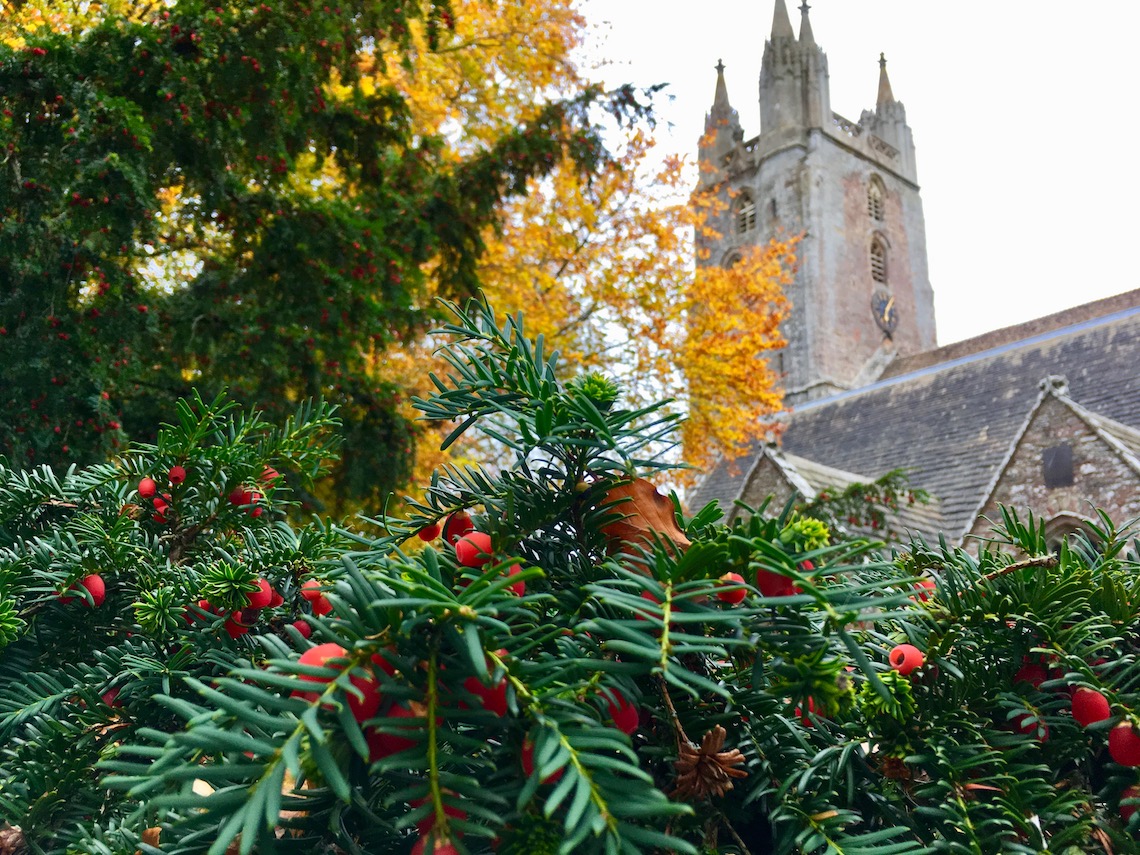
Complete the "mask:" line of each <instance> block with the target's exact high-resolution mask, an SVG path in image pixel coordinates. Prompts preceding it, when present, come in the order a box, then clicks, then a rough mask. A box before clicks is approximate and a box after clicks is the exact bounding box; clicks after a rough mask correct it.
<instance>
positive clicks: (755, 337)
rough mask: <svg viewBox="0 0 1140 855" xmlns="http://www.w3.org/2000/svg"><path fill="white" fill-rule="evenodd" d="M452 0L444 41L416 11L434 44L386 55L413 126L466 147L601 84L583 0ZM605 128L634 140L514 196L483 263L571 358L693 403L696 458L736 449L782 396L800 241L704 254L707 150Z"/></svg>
mask: <svg viewBox="0 0 1140 855" xmlns="http://www.w3.org/2000/svg"><path fill="white" fill-rule="evenodd" d="M455 9H456V29H455V31H454V33H453V34H451V36H450V40H449V41H446V42H445V43H443V44H441V46H440V47H439V49H437V50H435V51H430V50H429V49H428V46H427V43H426V31H425V30H423V29H422V28H416V27H413V32H412V39H413V42H414V44H416V46H417V47H416V50H417V57H418V58H419V59H420V60H422V61H421V62H417V63H416V64H414V65H413V66H411V67H406V66H400V65H395V64H389V65H387V66H385V67H384V68H383V69H375V71H376V75H377V79H378V80H385V81H389V82H391V83H392V85H394V86H396V87H397V88H398V89H399V90H400V91H401V92H403V93H405V96H406V98H407V101H408V103H409V105H410V110H411V112H412V116H413V121H414V123H415V124H416V127H417V128H419V129H420V130H421V131H422V132H423V133H427V134H437V135H441V136H442V137H443V139H444V140H445V141H446V145H447V146H449V147H450V148H451V151H452V156H453V157H460V156H462V155H463V153H464V152H466V151H469V150H471V149H472V148H477V147H478V146H480V145H482V144H483V143H484V142H485V139H486V137H487V135H488V134H492V135H493V134H496V133H500V132H501V131H502V130H503V129H504V128H507V127H510V126H512V125H513V124H514V123H515V122H517V121H518V120H519V117H520V115H525V113H520V104H525V103H526V101H527V99H528V98H531V97H533V96H534V95H535V93H541V92H550V91H555V92H563V93H566V92H572V91H575V90H576V89H578V88H581V87H583V86H585V85H587V78H588V75H589V71H586V70H583V69H582V68H581V67H580V65H579V64H578V63H577V62H576V60H577V59H578V58H579V56H580V53H579V51H580V49H581V47H582V44H583V40H584V34H585V31H586V29H585V25H586V22H585V21H584V20H583V19H582V17H581V16H580V14H579V13H578V12H577V11H576V9H575V6H574V4H573V3H571V2H568V0H544V2H539V3H534V2H523V0H512V2H506V3H500V4H496V5H495V6H494V7H493V8H492V7H488V6H486V5H485V4H483V3H480V2H478V0H463V2H460V3H457V4H456V6H455ZM369 70H371V69H369ZM366 73H367V71H366ZM441 96H442V97H441ZM608 138H610V139H614V140H618V141H619V142H618V143H617V144H616V145H615V157H614V158H613V159H611V160H608V161H606V162H605V163H604V164H603V165H602V167H601V169H600V170H598V171H597V172H592V173H583V172H582V171H581V170H580V169H578V168H576V166H575V164H574V163H573V162H572V161H570V160H567V159H565V158H562V157H559V158H558V162H557V163H556V164H554V167H553V170H552V172H551V173H550V174H549V175H545V176H542V177H535V178H532V179H531V180H530V181H529V182H528V185H527V188H526V192H525V193H524V194H521V195H519V196H518V197H515V198H513V199H511V200H510V201H508V202H507V204H506V205H505V206H504V208H503V212H502V217H501V218H500V220H499V221H498V222H496V223H495V224H494V225H493V226H491V227H488V228H487V229H486V231H485V233H484V235H483V236H482V237H483V240H484V241H485V252H484V254H483V255H482V257H481V259H480V262H479V264H478V268H477V275H478V278H479V280H480V283H481V285H482V287H483V289H484V290H485V292H486V293H487V295H488V297H489V298H490V299H491V301H492V302H493V303H494V304H495V305H498V306H500V307H503V308H505V309H508V310H510V311H512V312H514V311H521V312H522V313H523V314H524V316H525V317H526V322H527V329H528V333H529V334H531V335H542V336H543V337H544V340H545V341H546V343H547V346H548V347H550V348H552V349H557V350H558V351H559V353H560V354H561V356H562V359H563V364H564V366H565V370H567V371H571V372H585V371H590V370H595V369H605V370H606V371H607V372H608V373H609V374H611V375H612V376H614V377H616V378H618V379H619V380H620V382H621V383H622V385H623V388H624V390H625V393H626V394H627V395H629V396H630V398H631V400H633V401H637V402H640V403H642V404H647V403H649V402H651V401H655V400H657V399H659V398H661V397H672V398H676V399H678V400H679V402H680V405H679V406H680V408H681V409H683V410H684V411H685V412H687V414H688V416H689V420H688V423H687V425H686V428H685V437H684V444H685V449H686V457H687V459H689V460H690V461H692V462H693V463H696V464H698V465H700V464H704V463H707V462H708V461H709V460H711V459H712V458H713V457H714V456H716V455H717V454H730V455H731V454H733V453H734V452H736V451H739V450H740V449H741V448H742V447H743V446H744V445H745V444H746V443H747V442H748V441H749V440H751V439H753V438H755V437H756V436H757V435H759V434H760V433H761V432H762V431H763V430H764V424H765V422H766V420H767V418H768V417H770V416H771V415H772V414H773V413H774V412H776V411H778V410H779V409H780V406H781V393H780V390H779V377H778V376H777V374H776V373H775V372H774V371H773V370H772V369H771V368H770V366H769V364H768V362H767V359H766V356H767V355H769V354H771V353H772V352H773V351H774V350H776V349H778V348H779V347H780V346H782V344H783V339H782V337H781V335H780V332H779V324H780V322H781V321H782V320H783V318H784V317H785V316H786V315H787V312H788V309H789V306H788V303H787V301H786V299H785V298H784V296H783V294H782V290H781V289H782V287H783V286H785V285H786V284H787V283H788V280H789V276H790V273H791V270H792V268H793V266H794V241H793V240H790V239H789V240H786V241H783V242H779V243H776V244H773V245H771V246H768V247H763V248H761V249H759V250H756V251H755V252H751V253H745V254H744V256H743V257H742V260H741V262H740V263H738V264H737V265H735V266H734V267H733V268H732V269H730V270H725V269H721V268H717V267H709V266H707V265H705V264H703V263H701V264H697V260H696V258H697V255H698V248H697V247H698V243H699V242H698V241H697V240H696V236H697V233H698V232H701V233H705V232H707V231H708V230H709V229H711V228H712V227H713V222H714V221H715V219H716V217H717V216H718V213H719V208H720V206H722V204H723V203H722V202H719V201H718V200H717V198H716V197H715V195H713V194H707V193H705V194H701V195H699V196H697V197H693V195H692V187H693V185H694V183H695V179H696V175H695V172H694V170H693V168H692V167H691V166H690V164H688V163H687V162H686V161H685V160H684V159H682V158H679V157H676V156H665V157H663V156H662V155H661V153H660V151H659V150H658V149H657V148H656V147H655V146H654V142H653V138H652V130H651V127H650V126H649V125H647V124H643V125H639V126H637V127H633V128H631V127H619V126H615V125H612V124H611V126H610V127H609V128H608ZM436 345H437V342H435V341H433V340H430V339H429V340H424V341H423V342H421V346H420V347H418V348H417V349H415V350H413V351H410V352H409V351H408V350H407V349H406V348H404V349H402V352H394V351H393V350H392V349H388V350H386V351H383V352H379V353H377V355H376V360H377V363H376V364H377V372H378V373H379V374H380V376H385V377H389V378H395V379H397V382H398V384H399V385H403V386H405V387H407V388H410V389H417V390H420V391H421V392H423V391H426V390H428V389H429V388H430V387H428V386H426V385H425V379H424V374H423V371H422V368H423V366H424V364H425V363H426V362H428V361H429V360H430V359H431V352H432V350H433V349H434V348H435V346H436ZM408 414H409V416H410V415H412V413H411V410H410V405H409V407H408ZM434 438H435V439H438V437H434ZM432 439H433V437H425V440H424V442H423V444H422V446H421V459H420V463H421V467H420V469H419V470H418V471H419V472H420V475H421V477H423V476H426V475H428V474H430V472H431V469H432V468H434V467H435V465H437V464H438V463H439V462H441V460H442V459H443V458H441V457H440V456H439V455H437V454H435V453H433V452H434V449H433V448H432ZM486 451H487V450H486V449H483V450H482V452H483V453H484V454H485V453H486Z"/></svg>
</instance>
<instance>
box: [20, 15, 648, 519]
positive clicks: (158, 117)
mask: <svg viewBox="0 0 1140 855" xmlns="http://www.w3.org/2000/svg"><path fill="white" fill-rule="evenodd" d="M450 14H451V13H450V6H449V4H448V2H447V0H423V2H420V0H409V2H403V3H377V2H363V0H345V1H344V2H337V3H331V4H326V3H325V2H324V0H280V2H273V3H228V2H227V3H222V4H219V3H217V2H215V0H209V2H206V0H179V2H178V3H176V4H155V7H154V11H153V12H152V16H151V17H150V18H149V19H148V20H146V21H144V22H142V23H130V22H125V21H121V20H117V19H115V18H113V17H110V16H108V17H107V18H106V19H105V20H102V21H101V23H99V24H98V25H96V26H94V27H91V28H89V29H87V30H85V31H84V32H82V33H79V34H75V35H71V36H65V35H54V36H52V35H49V36H39V37H36V38H32V39H30V40H29V42H28V45H27V47H26V48H24V49H21V50H12V49H9V48H7V47H5V46H2V45H0V358H2V360H3V364H4V381H3V383H0V454H5V455H7V456H8V458H9V461H10V462H11V464H12V465H15V466H21V467H24V466H27V467H30V466H34V465H36V464H40V463H48V464H51V465H54V466H56V467H57V468H61V467H63V466H66V465H67V464H69V463H71V462H79V463H82V464H87V463H94V462H97V461H99V460H102V459H104V458H105V457H106V456H107V455H108V454H111V453H117V452H119V451H121V450H123V449H124V448H125V445H126V442H127V441H128V440H129V439H138V440H143V441H150V440H152V439H153V437H154V434H155V431H156V429H157V426H158V424H159V423H160V422H161V421H162V420H163V419H165V418H166V417H167V416H168V414H169V412H170V411H171V408H172V407H173V404H174V401H176V400H177V399H178V398H179V397H184V396H187V395H189V393H190V391H191V389H198V390H200V391H201V392H202V394H203V395H205V396H206V397H211V396H213V395H215V394H218V393H219V392H221V391H222V390H228V391H229V394H230V395H231V396H232V397H233V398H234V399H235V400H238V401H240V402H242V403H244V404H246V405H251V406H257V407H259V408H261V409H263V410H265V411H266V412H267V413H268V414H270V416H271V417H272V418H274V419H282V418H284V417H285V416H286V415H287V414H288V413H289V412H291V410H292V409H293V407H294V406H295V405H296V403H297V402H298V401H300V400H304V399H306V398H315V397H321V398H323V399H325V400H327V401H330V402H332V403H335V404H337V405H338V406H339V412H340V418H341V419H342V422H343V425H344V427H343V432H342V433H343V436H344V438H345V440H346V442H345V448H344V463H343V465H342V466H341V467H340V468H339V469H338V474H339V488H338V490H339V494H340V495H342V496H344V495H346V494H347V495H349V496H355V497H357V498H362V497H368V498H371V499H372V500H374V502H376V503H379V502H380V501H382V499H383V497H384V496H386V495H387V493H388V492H389V491H390V490H391V489H393V488H394V487H395V486H396V485H398V484H401V483H403V482H404V481H406V478H407V474H408V471H409V463H410V460H409V456H410V454H411V449H412V445H413V443H412V442H411V440H410V437H411V434H412V432H413V431H414V425H412V424H410V423H408V422H407V421H406V420H405V419H404V418H403V417H402V416H400V415H399V413H398V408H397V401H396V396H397V395H398V394H399V390H398V389H395V388H393V387H391V386H389V385H386V384H385V383H382V382H379V381H377V379H376V378H375V376H374V372H373V374H372V375H370V372H369V370H368V360H367V357H368V354H369V353H371V352H374V351H380V352H382V351H383V349H384V348H386V347H388V346H390V345H392V344H393V343H396V344H398V343H399V342H401V341H406V340H408V339H409V338H410V337H415V336H418V335H420V334H422V332H423V331H424V329H425V328H426V326H427V325H431V324H434V323H435V322H436V319H435V317H434V315H433V310H432V309H431V308H430V305H431V304H430V301H429V300H428V299H427V298H426V296H425V295H426V293H427V291H428V289H427V275H428V274H427V273H426V272H425V271H427V270H428V269H430V268H432V267H434V274H433V275H434V276H435V278H436V280H437V282H436V283H435V284H436V285H437V286H438V290H439V292H441V293H444V294H449V295H459V296H461V295H465V294H469V293H471V292H472V290H473V288H474V284H475V283H474V269H475V261H476V259H477V257H478V255H479V253H480V252H481V251H482V248H483V244H482V238H481V235H482V233H483V231H484V230H485V229H486V228H487V227H488V226H490V225H492V224H493V223H494V222H495V218H496V216H497V211H498V209H499V206H500V203H501V201H502V200H503V199H504V198H506V197H508V196H510V195H514V194H517V193H520V192H524V190H525V185H526V180H527V179H528V178H530V177H534V176H536V175H541V174H544V173H545V172H546V171H548V170H549V169H550V168H551V165H552V164H553V163H555V162H557V161H559V160H561V158H562V155H563V153H567V154H569V155H570V156H571V157H572V158H574V159H575V160H576V161H577V162H578V163H579V164H580V165H581V168H582V169H583V170H585V171H586V172H590V171H592V170H594V169H595V168H597V166H598V164H599V161H600V159H601V158H603V157H605V152H604V148H603V146H602V144H601V141H600V134H599V131H598V128H597V126H596V124H595V120H597V119H598V117H599V116H600V115H601V114H602V113H601V112H599V113H597V114H594V115H591V109H592V108H594V107H597V108H598V110H599V111H602V110H603V109H610V110H612V112H614V113H615V114H617V115H619V116H621V117H624V118H627V119H628V118H630V117H633V116H640V115H642V114H643V108H642V106H641V105H640V104H639V103H638V101H637V99H636V98H633V97H631V92H630V90H621V91H619V92H618V93H616V94H615V95H614V96H613V97H609V96H605V95H603V94H602V93H600V92H599V91H597V90H589V91H585V92H583V93H581V94H580V96H579V97H577V98H574V99H572V100H570V101H564V102H562V101H560V102H552V103H536V104H535V105H534V107H533V113H532V115H531V117H530V120H529V121H527V122H525V123H523V124H521V125H520V126H519V127H517V128H515V129H513V130H512V131H511V132H509V133H506V134H505V135H504V136H502V137H501V138H499V139H498V140H495V141H493V142H492V143H491V144H489V145H488V146H487V147H486V148H485V149H483V150H480V151H479V152H476V153H473V154H471V155H470V156H468V157H467V158H466V159H465V160H461V161H459V162H453V161H451V160H450V159H449V158H448V157H446V156H445V155H444V153H443V150H442V146H441V145H440V143H439V140H435V139H431V138H422V137H419V136H417V135H415V134H413V132H412V128H411V126H410V122H409V118H408V112H407V109H406V105H405V103H404V101H403V100H402V98H401V96H400V95H399V94H398V93H396V92H395V91H392V90H389V89H385V88H380V89H377V90H376V91H374V92H373V91H371V90H366V89H365V88H364V87H362V86H360V85H359V79H358V78H359V64H358V61H359V59H360V58H361V57H366V56H368V55H370V54H372V53H374V52H375V51H377V50H378V49H379V46H380V45H381V44H382V45H383V50H384V52H385V55H386V56H388V57H390V58H394V60H395V61H405V62H409V63H411V62H412V61H413V58H412V57H410V56H408V55H407V49H408V47H409V45H408V44H407V40H408V33H409V31H410V27H409V23H410V21H411V20H413V19H423V20H426V21H427V23H428V30H429V32H438V28H439V27H440V26H443V25H444V24H446V22H448V21H450V20H451V18H450ZM334 83H335V84H337V85H340V86H343V87H346V88H347V91H348V95H347V96H346V97H344V98H337V99H334V98H332V97H331V96H330V95H329V89H328V87H329V85H330V84H334ZM331 161H335V164H336V168H337V169H338V170H339V173H340V175H341V176H342V178H343V183H342V185H341V186H339V187H337V188H336V191H335V192H331V191H329V190H327V189H326V190H325V191H323V192H321V191H319V190H318V191H316V192H314V191H313V190H312V189H311V186H310V179H311V178H313V177H314V176H316V177H319V176H320V169H321V167H322V166H323V165H324V164H325V163H326V162H331ZM174 188H176V189H177V204H175V205H174V207H173V208H172V209H168V208H164V205H163V200H164V199H167V200H169V199H171V198H174V197H173V196H172V195H171V192H172V190H173V189H174ZM425 306H426V307H428V308H425Z"/></svg>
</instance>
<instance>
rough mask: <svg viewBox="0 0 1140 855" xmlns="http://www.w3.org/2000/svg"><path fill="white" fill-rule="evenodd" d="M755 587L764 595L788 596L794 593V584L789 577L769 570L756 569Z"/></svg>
mask: <svg viewBox="0 0 1140 855" xmlns="http://www.w3.org/2000/svg"><path fill="white" fill-rule="evenodd" d="M756 587H757V588H759V589H760V593H761V594H763V595H764V596H765V597H790V596H792V595H793V594H795V593H796V586H795V584H794V583H793V582H792V580H791V579H789V578H788V577H787V576H781V575H780V574H779V573H773V572H771V571H770V570H757V571H756Z"/></svg>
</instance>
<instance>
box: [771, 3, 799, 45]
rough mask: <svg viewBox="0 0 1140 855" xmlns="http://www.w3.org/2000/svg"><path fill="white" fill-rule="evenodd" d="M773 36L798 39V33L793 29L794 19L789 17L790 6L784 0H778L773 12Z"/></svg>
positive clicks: (774, 37) (775, 37)
mask: <svg viewBox="0 0 1140 855" xmlns="http://www.w3.org/2000/svg"><path fill="white" fill-rule="evenodd" d="M772 38H773V39H791V40H792V41H795V40H796V34H795V33H794V32H793V31H792V21H791V19H790V18H789V17H788V6H787V4H786V3H785V2H784V0H776V8H775V11H773V12H772Z"/></svg>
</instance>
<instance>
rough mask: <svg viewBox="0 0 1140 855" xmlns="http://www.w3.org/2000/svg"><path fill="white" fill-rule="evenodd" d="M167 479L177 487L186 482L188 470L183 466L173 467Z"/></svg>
mask: <svg viewBox="0 0 1140 855" xmlns="http://www.w3.org/2000/svg"><path fill="white" fill-rule="evenodd" d="M166 478H167V480H169V481H170V483H171V484H173V485H174V486H175V487H177V486H178V485H179V484H181V483H182V482H183V481H185V480H186V470H185V469H183V468H182V467H181V466H171V467H170V471H169V472H168V473H167V474H166Z"/></svg>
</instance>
